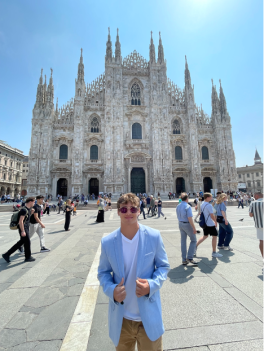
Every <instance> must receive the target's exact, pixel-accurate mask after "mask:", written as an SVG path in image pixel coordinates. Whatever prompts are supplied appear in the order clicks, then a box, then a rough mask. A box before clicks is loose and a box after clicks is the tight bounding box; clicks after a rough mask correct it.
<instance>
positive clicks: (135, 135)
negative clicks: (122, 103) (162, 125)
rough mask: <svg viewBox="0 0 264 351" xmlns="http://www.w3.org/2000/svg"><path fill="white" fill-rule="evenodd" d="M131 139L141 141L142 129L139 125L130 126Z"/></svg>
mask: <svg viewBox="0 0 264 351" xmlns="http://www.w3.org/2000/svg"><path fill="white" fill-rule="evenodd" d="M132 139H142V127H141V125H140V124H139V123H134V124H133V125H132Z"/></svg>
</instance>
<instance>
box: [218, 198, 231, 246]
mask: <svg viewBox="0 0 264 351" xmlns="http://www.w3.org/2000/svg"><path fill="white" fill-rule="evenodd" d="M226 201H227V196H226V194H225V193H223V194H220V195H219V196H218V198H217V200H216V204H217V222H218V223H219V240H218V249H224V250H229V251H233V249H232V248H231V247H230V242H231V240H232V239H233V229H232V227H231V224H230V223H229V222H228V220H227V216H226ZM220 227H221V228H220Z"/></svg>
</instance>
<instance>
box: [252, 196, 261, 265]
mask: <svg viewBox="0 0 264 351" xmlns="http://www.w3.org/2000/svg"><path fill="white" fill-rule="evenodd" d="M254 198H255V200H256V201H253V202H252V203H251V204H250V206H249V216H250V217H253V218H254V222H255V227H256V231H257V238H258V240H259V249H260V253H261V255H262V257H263V258H264V256H263V194H261V193H256V194H254Z"/></svg>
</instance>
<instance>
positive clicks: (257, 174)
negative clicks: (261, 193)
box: [11, 165, 259, 177]
mask: <svg viewBox="0 0 264 351" xmlns="http://www.w3.org/2000/svg"><path fill="white" fill-rule="evenodd" d="M11 166H12V165H11ZM258 176H259V173H258V172H257V173H256V177H258Z"/></svg>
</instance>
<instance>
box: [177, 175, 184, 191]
mask: <svg viewBox="0 0 264 351" xmlns="http://www.w3.org/2000/svg"><path fill="white" fill-rule="evenodd" d="M184 191H185V180H184V178H182V177H180V178H177V179H176V194H180V193H183V192H184Z"/></svg>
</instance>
